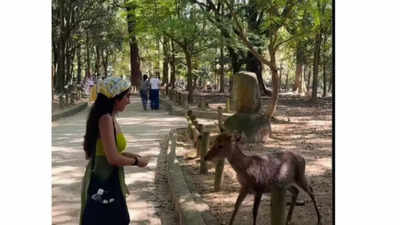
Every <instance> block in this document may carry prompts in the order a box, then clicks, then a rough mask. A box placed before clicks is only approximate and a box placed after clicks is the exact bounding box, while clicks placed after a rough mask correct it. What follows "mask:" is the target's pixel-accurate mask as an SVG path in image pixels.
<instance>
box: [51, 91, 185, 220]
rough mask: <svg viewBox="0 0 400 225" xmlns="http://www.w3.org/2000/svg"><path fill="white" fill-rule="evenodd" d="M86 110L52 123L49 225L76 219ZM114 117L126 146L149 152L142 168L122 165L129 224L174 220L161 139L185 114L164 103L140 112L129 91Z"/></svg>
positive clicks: (180, 122) (83, 165)
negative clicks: (173, 111)
mask: <svg viewBox="0 0 400 225" xmlns="http://www.w3.org/2000/svg"><path fill="white" fill-rule="evenodd" d="M88 110H89V109H86V110H84V111H83V112H80V113H78V114H76V115H74V116H71V117H66V118H63V119H60V120H57V121H55V122H53V123H52V224H53V225H76V224H78V221H79V212H80V190H81V179H82V176H83V172H84V168H85V166H86V164H87V161H86V160H85V159H84V153H83V150H82V142H83V135H84V130H85V122H86V116H87V114H88ZM118 122H119V124H120V126H121V129H122V132H123V133H124V135H125V137H126V138H127V142H128V147H127V151H129V152H132V153H138V154H141V155H143V156H149V157H150V158H151V159H150V162H149V164H148V166H147V167H146V168H138V167H125V179H126V183H127V185H128V189H129V191H130V195H128V197H127V204H128V208H129V214H130V216H131V224H135V225H136V224H138V225H142V224H143V225H145V224H146V225H158V224H163V225H175V224H176V221H175V216H174V211H173V209H172V206H171V203H170V200H169V197H168V190H167V184H166V182H167V181H166V179H167V178H166V175H165V169H166V168H165V162H164V161H163V159H162V157H160V156H161V155H160V140H161V139H162V138H163V137H164V136H165V135H166V134H168V132H169V131H170V130H171V129H172V128H176V127H184V126H186V122H185V119H184V118H183V117H177V116H171V115H168V112H167V111H165V110H164V109H163V107H161V109H160V110H158V111H147V112H144V111H143V109H142V106H141V103H140V98H139V97H138V96H132V97H131V104H130V105H128V106H127V109H126V110H125V112H123V113H120V115H119V116H118ZM161 154H163V153H162V152H161ZM161 221H162V222H161Z"/></svg>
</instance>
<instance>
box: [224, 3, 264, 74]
mask: <svg viewBox="0 0 400 225" xmlns="http://www.w3.org/2000/svg"><path fill="white" fill-rule="evenodd" d="M225 2H226V3H227V5H228V7H229V9H230V10H231V13H232V18H233V20H234V22H235V24H236V26H237V27H238V30H239V32H238V33H236V34H237V35H238V37H239V38H240V40H242V42H243V43H244V44H245V45H246V46H247V48H248V49H249V51H250V52H251V53H252V54H253V55H254V56H255V57H256V58H257V59H258V60H260V62H262V63H264V64H266V65H268V66H271V65H272V64H271V61H268V60H267V59H265V58H263V57H262V56H261V55H260V54H259V53H258V52H257V51H256V50H255V49H254V47H253V46H252V45H251V44H250V42H249V41H248V40H247V37H246V36H245V34H244V30H243V28H242V27H241V26H240V23H239V21H238V19H237V16H236V13H235V12H234V9H233V6H232V5H230V4H229V3H228V2H227V0H225Z"/></svg>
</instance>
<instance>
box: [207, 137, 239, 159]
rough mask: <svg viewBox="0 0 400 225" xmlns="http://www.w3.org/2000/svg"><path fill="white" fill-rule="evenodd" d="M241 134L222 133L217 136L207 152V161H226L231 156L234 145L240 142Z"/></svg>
mask: <svg viewBox="0 0 400 225" xmlns="http://www.w3.org/2000/svg"><path fill="white" fill-rule="evenodd" d="M240 138H241V136H240V134H236V133H222V134H220V135H218V136H217V138H216V139H215V142H214V144H213V145H212V146H211V148H210V150H209V151H208V152H207V155H206V157H205V160H206V161H211V160H212V161H216V160H221V159H225V158H226V157H228V155H230V153H231V150H232V148H233V144H234V143H236V142H238V141H240Z"/></svg>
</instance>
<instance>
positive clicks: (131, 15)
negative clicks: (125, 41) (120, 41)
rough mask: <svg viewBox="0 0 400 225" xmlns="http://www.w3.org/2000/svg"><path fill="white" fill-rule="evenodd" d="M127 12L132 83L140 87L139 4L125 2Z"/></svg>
mask: <svg viewBox="0 0 400 225" xmlns="http://www.w3.org/2000/svg"><path fill="white" fill-rule="evenodd" d="M125 7H126V11H127V21H128V32H129V47H130V52H131V58H130V60H131V82H132V85H134V86H136V87H139V86H140V82H141V77H142V72H141V70H140V57H139V47H138V42H137V39H136V27H135V26H136V12H135V10H136V8H137V2H136V1H134V0H125Z"/></svg>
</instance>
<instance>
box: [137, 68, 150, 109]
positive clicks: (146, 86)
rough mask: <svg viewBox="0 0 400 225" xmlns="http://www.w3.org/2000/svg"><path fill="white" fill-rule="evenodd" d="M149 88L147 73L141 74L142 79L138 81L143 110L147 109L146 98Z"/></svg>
mask: <svg viewBox="0 0 400 225" xmlns="http://www.w3.org/2000/svg"><path fill="white" fill-rule="evenodd" d="M149 89H150V83H149V80H148V79H147V75H146V74H145V75H143V80H142V82H141V83H140V89H139V92H140V97H141V99H142V105H143V110H144V111H146V110H147V99H148V95H149Z"/></svg>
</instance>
